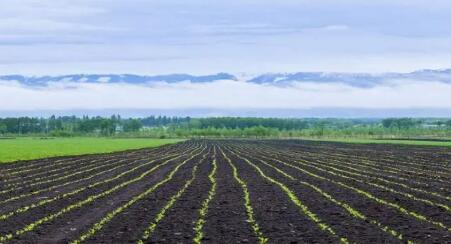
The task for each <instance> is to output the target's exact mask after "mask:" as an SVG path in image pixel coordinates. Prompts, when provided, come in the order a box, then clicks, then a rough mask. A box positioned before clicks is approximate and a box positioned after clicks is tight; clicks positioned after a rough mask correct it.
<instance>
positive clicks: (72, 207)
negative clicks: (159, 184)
mask: <svg viewBox="0 0 451 244" xmlns="http://www.w3.org/2000/svg"><path fill="white" fill-rule="evenodd" d="M202 151H203V150H202ZM200 153H201V152H199V153H197V154H195V155H193V156H192V157H195V156H196V155H199V154H200ZM168 162H169V161H166V162H164V163H162V164H159V165H156V166H154V167H153V168H151V169H150V170H148V171H146V172H144V173H142V174H141V175H140V176H138V177H136V178H133V179H131V180H128V181H125V182H122V183H121V184H118V185H116V186H115V187H113V188H110V189H108V190H106V191H104V192H102V193H99V194H96V195H91V196H89V197H88V198H86V199H84V200H82V201H78V202H76V203H73V204H71V205H69V206H67V207H65V208H63V209H61V210H60V211H58V212H56V213H53V214H50V215H48V216H46V217H44V218H41V219H38V220H36V221H34V222H32V223H30V224H28V225H25V226H24V227H23V228H21V229H19V230H17V231H15V232H13V233H8V234H6V235H3V236H0V242H4V241H8V240H11V239H13V238H14V237H17V236H20V235H23V234H25V233H27V232H30V231H33V230H34V229H36V228H37V227H39V226H40V225H42V224H44V223H46V222H49V221H52V220H53V219H56V218H58V217H60V216H62V215H64V214H65V213H68V212H70V211H72V210H75V209H78V208H81V207H83V206H84V205H87V204H89V203H92V202H94V201H95V200H97V199H99V198H102V197H106V196H108V195H110V194H112V193H113V192H115V191H117V190H119V189H122V188H124V187H126V186H128V185H130V184H132V183H135V182H138V181H140V180H142V179H144V177H146V176H147V175H149V174H150V173H152V172H154V171H155V170H157V169H158V168H160V167H161V166H164V165H166V164H167V163H168Z"/></svg>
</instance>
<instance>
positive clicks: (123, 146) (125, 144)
mask: <svg viewBox="0 0 451 244" xmlns="http://www.w3.org/2000/svg"><path fill="white" fill-rule="evenodd" d="M179 141H182V140H176V139H111V138H54V139H39V138H16V139H1V140H0V162H11V161H17V160H28V159H38V158H46V157H54V156H67V155H81V154H92V153H107V152H115V151H121V150H127V149H138V148H145V147H157V146H161V145H164V144H169V143H176V142H179Z"/></svg>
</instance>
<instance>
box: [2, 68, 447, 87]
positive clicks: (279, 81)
mask: <svg viewBox="0 0 451 244" xmlns="http://www.w3.org/2000/svg"><path fill="white" fill-rule="evenodd" d="M237 77H239V76H236V75H234V74H230V73H225V72H223V73H217V74H211V75H190V74H165V75H136V74H69V75H57V76H51V75H48V76H24V75H3V76H0V81H14V82H18V83H20V84H22V85H26V86H32V87H33V86H47V85H49V84H55V83H102V84H107V83H126V84H135V85H146V84H152V83H156V82H165V83H170V84H172V83H179V82H191V83H208V82H214V81H219V80H232V81H238V80H241V81H245V82H249V83H255V84H269V85H277V86H287V85H291V84H294V83H302V82H304V83H305V82H313V83H342V84H345V85H349V86H353V87H360V88H366V87H374V86H378V85H382V84H385V83H387V82H390V81H402V80H408V81H435V82H442V83H447V84H451V69H442V70H431V69H425V70H418V71H414V72H410V73H393V72H391V73H380V74H372V73H338V72H295V73H265V74H259V75H255V76H253V77H248V78H246V79H244V80H242V79H240V78H237Z"/></svg>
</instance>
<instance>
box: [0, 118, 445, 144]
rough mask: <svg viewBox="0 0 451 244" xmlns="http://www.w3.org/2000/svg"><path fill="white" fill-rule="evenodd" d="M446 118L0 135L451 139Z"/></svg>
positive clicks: (91, 124)
mask: <svg viewBox="0 0 451 244" xmlns="http://www.w3.org/2000/svg"><path fill="white" fill-rule="evenodd" d="M450 131H451V119H426V118H425V119H413V118H387V119H332V118H329V119H318V118H304V119H283V118H241V117H215V118H190V117H167V116H149V117H145V118H122V117H121V116H120V115H113V116H111V117H100V116H94V117H89V116H82V117H76V116H60V117H56V116H51V117H49V118H35V117H17V118H0V134H1V135H44V136H47V135H50V136H84V135H94V136H133V137H139V136H145V137H161V138H163V137H208V136H212V137H303V136H308V137H324V136H337V137H343V136H345V137H357V136H362V137H373V136H374V137H383V136H399V137H408V136H441V137H451V134H450Z"/></svg>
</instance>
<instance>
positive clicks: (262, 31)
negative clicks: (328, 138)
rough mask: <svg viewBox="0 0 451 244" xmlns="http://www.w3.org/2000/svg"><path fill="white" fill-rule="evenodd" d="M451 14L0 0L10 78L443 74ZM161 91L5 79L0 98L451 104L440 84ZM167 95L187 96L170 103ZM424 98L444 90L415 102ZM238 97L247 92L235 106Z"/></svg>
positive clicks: (399, 1) (406, 8) (258, 3)
mask: <svg viewBox="0 0 451 244" xmlns="http://www.w3.org/2000/svg"><path fill="white" fill-rule="evenodd" d="M450 13H451V2H450V1H446V0H428V1H420V0H378V1H358V0H315V1H307V0H280V1H269V0H242V1H225V0H218V1H204V0H183V1H182V0H162V1H148V0H127V1H122V0H58V1H55V0H1V1H0V74H2V75H5V74H23V75H57V74H72V73H136V74H167V73H190V74H210V73H217V72H231V73H234V74H243V73H245V74H247V75H248V76H249V75H252V74H258V73H266V72H297V71H339V72H388V71H394V72H409V71H413V70H417V69H425V68H430V69H444V68H451V25H450V23H451V14H450ZM184 86H185V87H184ZM210 86H213V87H210ZM223 86H227V89H223V88H224V87H223ZM230 86H231V87H230ZM55 89H56V90H55ZM96 89H97V90H96ZM159 89H160V90H158V89H156V88H152V87H148V88H145V89H140V88H137V87H133V86H126V87H125V88H124V87H120V88H118V87H117V86H114V85H105V84H104V85H102V86H95V87H89V86H80V87H78V88H77V89H76V90H75V91H74V90H70V91H68V90H67V89H63V88H54V87H53V88H49V89H48V90H39V91H36V90H30V89H29V88H27V87H20V86H19V87H18V86H16V85H12V84H6V83H0V102H1V103H2V104H5V102H7V101H14V102H13V103H11V102H9V104H10V106H9V107H8V108H10V109H12V108H16V109H27V108H28V109H46V108H48V109H67V108H75V107H76V108H86V107H96V108H97V107H99V108H105V107H112V106H113V105H114V104H116V103H117V101H118V100H115V101H110V100H109V99H108V97H111V96H118V97H121V99H122V100H121V101H122V103H120V104H117V106H122V107H143V106H144V105H143V103H142V102H141V101H146V102H147V100H146V99H148V97H154V98H155V99H154V100H153V101H155V103H154V106H157V105H155V104H162V106H163V105H165V106H172V107H181V105H180V104H182V105H190V106H192V107H195V106H200V105H202V104H213V105H215V106H217V107H246V106H247V107H255V106H263V107H271V108H276V107H277V108H279V107H293V106H294V107H296V108H297V107H318V106H325V107H327V106H332V105H338V106H349V105H353V106H355V105H356V104H359V105H361V106H363V107H390V106H393V107H406V108H408V107H440V106H441V107H450V106H451V105H450V104H451V99H449V98H447V96H446V94H449V93H448V92H449V91H450V90H451V89H450V85H446V84H442V83H432V84H430V83H427V84H422V83H418V82H412V83H411V84H410V83H406V82H404V83H402V84H401V85H399V86H391V87H376V88H372V89H360V90H355V88H349V87H343V86H338V85H337V87H330V86H329V87H324V86H317V87H315V88H311V87H309V88H306V87H305V85H304V86H296V87H291V88H284V89H283V90H280V89H281V88H268V87H261V86H255V85H245V84H244V85H243V84H241V83H235V84H232V85H230V84H229V83H226V84H225V85H224V83H223V82H222V83H221V82H218V83H216V85H214V84H213V85H207V86H205V85H203V86H199V85H198V86H191V87H189V88H187V87H186V85H180V86H177V87H169V88H168V87H166V88H164V89H166V90H161V89H162V88H159ZM171 89H172V90H171ZM208 89H209V90H208ZM243 89H244V90H243ZM387 89H388V90H387ZM237 90H239V92H237ZM168 91H169V94H171V92H173V94H177V96H179V98H180V100H178V101H176V102H168V101H166V100H165V97H164V95H167V93H164V92H168ZM133 93H134V94H136V95H134V96H133V99H126V98H127V97H130V96H131V94H133ZM425 93H427V94H437V96H432V95H426V97H427V98H430V99H432V100H426V99H417V98H418V96H420V95H424V94H425ZM94 94H98V95H94ZM212 94H213V95H212ZM383 94H387V97H386V98H387V99H385V100H384V99H383V98H384V95H383ZM203 95H205V96H206V97H204V98H200V96H203ZM208 95H210V96H208ZM237 95H239V96H240V97H243V98H240V99H237V100H235V101H233V102H230V101H226V99H228V98H236V97H237ZM77 96H78V97H80V96H81V97H84V98H85V99H84V100H83V101H81V100H77ZM429 96H430V97H429ZM43 97H46V98H43ZM218 97H219V98H221V99H222V100H219V102H218V101H217V100H214V99H215V98H218ZM422 97H424V96H422ZM434 97H438V98H435V99H434ZM450 97H451V96H450ZM65 98H67V99H65ZM312 98H315V99H313V100H314V101H315V102H312ZM397 98H399V100H397V101H396V99H397ZM6 99H8V100H6ZM140 99H141V100H140ZM65 100H66V101H68V102H64V101H65ZM401 100H402V101H401ZM56 103H57V104H58V106H56V105H55V104H56ZM51 104H53V105H51ZM168 104H169V105H168ZM38 105H39V106H38ZM0 106H4V105H0ZM113 107H114V106H113ZM144 107H145V106H144ZM5 109H6V108H5V107H3V108H2V107H0V110H5Z"/></svg>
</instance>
